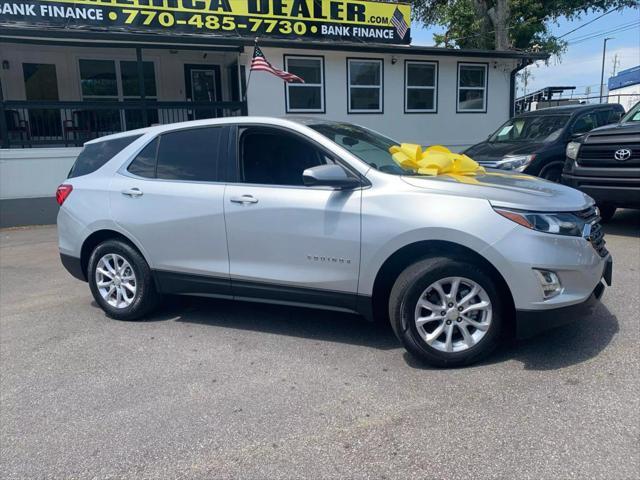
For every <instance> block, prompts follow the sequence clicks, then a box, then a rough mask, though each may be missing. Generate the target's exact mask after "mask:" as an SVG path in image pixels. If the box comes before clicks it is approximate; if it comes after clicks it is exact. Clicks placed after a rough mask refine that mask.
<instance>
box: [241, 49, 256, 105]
mask: <svg viewBox="0 0 640 480" xmlns="http://www.w3.org/2000/svg"><path fill="white" fill-rule="evenodd" d="M257 46H258V37H256V39H255V41H254V42H253V50H254V52H255V47H257ZM251 59H252V60H253V53H252V54H251ZM250 81H251V64H249V75H247V84H246V85H245V87H244V94H243V95H242V101H243V102H246V101H247V92H248V91H249V82H250Z"/></svg>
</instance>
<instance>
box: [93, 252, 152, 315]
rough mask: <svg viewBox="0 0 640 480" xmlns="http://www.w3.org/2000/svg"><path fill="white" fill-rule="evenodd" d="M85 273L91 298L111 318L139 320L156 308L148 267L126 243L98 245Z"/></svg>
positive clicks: (139, 255) (140, 256) (142, 258)
mask: <svg viewBox="0 0 640 480" xmlns="http://www.w3.org/2000/svg"><path fill="white" fill-rule="evenodd" d="M87 270H88V272H87V277H88V281H89V288H90V289H91V293H92V294H93V298H94V299H95V301H96V303H98V305H100V307H101V308H102V309H103V310H104V311H105V313H106V314H107V315H108V316H109V317H111V318H115V319H117V320H138V319H141V318H142V317H144V316H145V315H147V314H148V313H150V312H151V311H152V310H153V309H154V308H155V307H156V306H157V304H158V301H159V295H158V293H157V291H156V289H155V285H154V283H153V277H152V275H151V269H150V268H149V265H148V264H147V262H146V260H145V259H144V257H143V256H142V255H141V254H140V252H138V251H137V250H136V249H135V248H133V247H132V246H131V245H129V244H128V243H126V242H123V241H120V240H107V241H105V242H103V243H101V244H100V245H98V246H97V247H96V248H95V249H94V250H93V252H92V254H91V257H90V258H89V264H88V269H87Z"/></svg>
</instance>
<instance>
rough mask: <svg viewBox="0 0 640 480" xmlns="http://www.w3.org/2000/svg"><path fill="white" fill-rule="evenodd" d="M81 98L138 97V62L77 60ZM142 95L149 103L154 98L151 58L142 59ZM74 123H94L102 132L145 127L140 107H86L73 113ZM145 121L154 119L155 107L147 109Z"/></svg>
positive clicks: (155, 94) (150, 122)
mask: <svg viewBox="0 0 640 480" xmlns="http://www.w3.org/2000/svg"><path fill="white" fill-rule="evenodd" d="M79 66H80V85H81V87H82V98H83V99H84V100H90V101H91V100H93V101H105V100H107V101H108V100H114V101H123V100H134V99H137V98H140V97H141V95H140V90H139V88H138V86H139V84H138V64H137V62H136V61H134V60H122V61H114V60H88V59H81V60H79ZM142 70H143V78H144V93H145V99H146V100H148V101H149V103H152V102H153V101H154V100H157V88H156V73H155V65H154V63H153V62H142ZM76 117H77V118H76V119H74V121H75V122H76V123H81V124H87V125H89V124H95V125H96V126H95V129H97V131H99V132H103V134H106V133H109V132H118V131H121V130H122V127H121V125H122V124H124V125H125V126H126V128H125V129H126V130H132V129H135V128H141V127H145V126H147V125H145V124H144V122H143V115H142V111H141V110H140V109H135V108H128V109H124V110H111V109H99V110H95V111H92V110H86V111H82V112H79V113H77V114H76ZM147 123H148V124H154V123H158V111H157V110H155V109H149V110H147Z"/></svg>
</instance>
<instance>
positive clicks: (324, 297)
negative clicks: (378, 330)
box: [231, 280, 356, 312]
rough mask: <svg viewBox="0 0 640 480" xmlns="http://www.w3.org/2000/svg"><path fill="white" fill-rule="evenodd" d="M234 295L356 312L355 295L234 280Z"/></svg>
mask: <svg viewBox="0 0 640 480" xmlns="http://www.w3.org/2000/svg"><path fill="white" fill-rule="evenodd" d="M231 284H232V286H233V295H234V297H235V298H238V299H243V298H245V299H262V300H271V301H276V302H283V303H292V304H296V305H309V306H319V307H330V308H335V309H340V310H349V311H352V312H353V311H356V295H355V293H345V292H336V291H333V290H318V289H314V288H303V287H293V286H290V285H277V284H269V283H260V282H252V281H245V280H232V281H231Z"/></svg>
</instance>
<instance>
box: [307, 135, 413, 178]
mask: <svg viewBox="0 0 640 480" xmlns="http://www.w3.org/2000/svg"><path fill="white" fill-rule="evenodd" d="M309 127H310V128H312V129H314V130H315V131H316V132H318V133H321V134H322V135H324V136H325V137H327V138H328V139H330V140H332V141H334V142H335V143H337V144H338V145H340V146H341V147H344V148H345V149H347V150H348V151H349V152H350V153H353V154H354V155H355V156H357V157H358V158H360V159H361V160H363V161H364V162H366V163H368V164H369V165H371V166H372V167H373V168H375V169H376V170H380V171H381V172H385V173H392V174H395V175H411V174H414V173H415V172H414V171H413V170H406V169H404V168H402V167H401V166H400V165H398V164H397V163H396V162H395V161H394V160H393V157H392V156H391V154H390V153H389V147H392V146H393V145H400V142H396V141H395V140H391V139H390V138H387V137H385V136H384V135H380V134H379V133H376V132H374V131H372V130H369V129H367V128H364V127H360V126H358V125H353V124H350V123H319V124H316V125H309Z"/></svg>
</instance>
